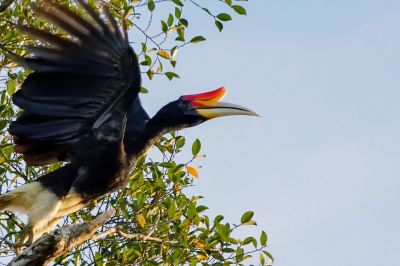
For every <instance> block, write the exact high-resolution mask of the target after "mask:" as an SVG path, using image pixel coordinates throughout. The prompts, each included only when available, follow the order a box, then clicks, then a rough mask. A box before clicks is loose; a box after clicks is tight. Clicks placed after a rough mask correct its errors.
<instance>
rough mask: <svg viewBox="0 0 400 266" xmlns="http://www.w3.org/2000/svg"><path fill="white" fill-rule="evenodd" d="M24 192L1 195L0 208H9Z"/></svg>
mask: <svg viewBox="0 0 400 266" xmlns="http://www.w3.org/2000/svg"><path fill="white" fill-rule="evenodd" d="M21 194H22V192H14V193H13V192H11V193H6V194H4V195H0V210H7V209H8V208H9V207H11V206H12V205H13V201H15V200H16V198H18V197H20V196H21Z"/></svg>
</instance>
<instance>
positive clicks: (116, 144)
mask: <svg viewBox="0 0 400 266" xmlns="http://www.w3.org/2000/svg"><path fill="white" fill-rule="evenodd" d="M78 2H79V4H80V6H81V7H82V8H83V9H84V10H85V11H86V14H85V15H86V17H87V18H86V19H84V18H81V17H80V16H78V15H77V14H75V13H74V12H72V11H70V10H68V9H67V8H66V7H63V6H61V5H59V4H57V3H54V2H51V1H46V2H45V3H44V4H43V5H42V6H39V7H34V11H35V12H36V14H38V15H39V16H41V17H43V18H44V19H46V20H47V21H49V22H51V23H52V24H54V25H56V26H58V27H60V28H61V29H62V30H64V31H65V32H66V33H68V38H63V37H59V36H57V35H54V34H51V33H48V32H45V31H42V30H38V29H35V28H31V27H27V26H19V29H20V30H21V31H22V32H24V33H26V34H28V35H30V36H31V37H32V38H34V39H37V40H40V41H41V42H42V43H44V44H46V45H43V46H39V47H28V48H27V50H28V51H30V52H31V54H32V56H30V57H26V58H22V57H18V56H15V55H13V54H11V53H10V54H9V56H10V57H11V58H12V59H13V60H14V61H16V62H18V63H20V64H21V65H22V66H24V67H27V68H30V69H31V70H33V73H31V74H29V76H28V77H27V78H26V80H25V81H24V83H23V84H22V87H21V89H20V90H19V91H17V92H16V93H15V94H14V96H13V101H14V103H15V104H16V105H17V106H18V107H20V108H21V109H23V112H22V114H21V115H20V116H19V117H18V118H17V119H16V121H14V122H12V123H11V125H10V128H9V132H10V134H11V135H13V137H14V144H15V145H14V149H15V151H16V152H18V153H21V154H23V156H24V160H25V161H26V163H27V164H28V165H31V166H36V165H46V164H50V163H53V162H57V161H65V162H68V164H66V165H64V166H63V167H61V168H59V169H57V170H55V171H53V172H51V173H48V174H46V175H44V176H42V177H40V178H39V179H38V180H37V181H36V182H32V183H28V184H25V185H22V186H20V187H17V188H16V189H15V190H14V191H11V192H8V193H6V194H3V195H1V196H0V209H8V210H13V211H22V212H24V213H27V214H28V224H27V226H26V228H25V230H24V231H25V232H24V235H23V237H21V240H20V243H19V244H23V243H24V242H25V241H27V244H31V243H32V242H33V241H34V240H35V239H37V238H38V237H39V236H40V235H41V234H43V233H45V232H48V231H49V230H51V228H52V227H54V226H55V225H56V224H57V223H58V221H59V219H60V218H61V217H63V216H64V215H66V214H69V213H72V212H74V211H76V210H78V209H80V208H82V207H83V206H85V205H86V204H87V203H88V202H90V201H91V200H93V199H96V198H98V197H100V196H102V195H105V194H107V193H110V192H113V191H115V190H117V189H119V188H121V187H122V186H124V185H125V184H126V183H127V181H128V178H129V172H130V171H131V170H132V168H133V167H134V165H135V163H136V161H137V159H138V158H139V157H140V156H142V155H144V154H145V153H146V152H147V151H148V150H149V148H150V147H151V146H152V145H153V144H154V143H155V142H156V141H157V139H158V138H159V137H160V136H162V135H163V134H165V133H167V132H169V131H171V130H179V129H182V128H186V127H191V126H195V125H198V124H200V123H203V122H204V121H207V120H209V119H212V118H216V117H221V116H226V115H256V114H255V113H254V112H252V111H250V110H248V109H246V108H244V107H241V106H238V105H233V104H229V103H222V102H220V100H221V99H222V97H223V96H224V95H225V93H226V90H225V88H220V89H217V90H214V91H211V92H207V93H200V94H194V95H185V96H181V97H180V98H179V99H178V100H176V101H173V102H170V103H168V104H167V105H165V106H164V107H163V108H161V109H160V110H159V111H158V112H157V114H156V115H155V116H153V117H152V118H150V117H149V116H148V115H147V113H146V111H145V110H144V109H143V107H142V105H141V103H140V99H139V98H138V97H137V96H138V92H139V88H140V85H141V77H140V69H139V65H138V62H137V58H136V55H135V53H134V51H133V50H132V48H131V47H130V46H129V44H128V39H127V33H126V30H125V27H124V23H122V24H123V30H122V31H120V29H119V27H118V24H117V22H116V21H115V19H114V18H113V17H112V16H111V14H110V12H109V11H108V9H107V8H104V14H105V17H106V18H107V20H106V21H103V20H102V19H101V18H100V17H99V15H97V13H96V11H95V10H93V9H92V8H90V7H89V6H88V5H87V4H86V3H85V2H83V1H82V0H78Z"/></svg>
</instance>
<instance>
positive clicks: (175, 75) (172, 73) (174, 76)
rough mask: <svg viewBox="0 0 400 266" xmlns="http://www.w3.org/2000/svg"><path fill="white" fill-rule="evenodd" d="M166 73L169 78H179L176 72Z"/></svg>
mask: <svg viewBox="0 0 400 266" xmlns="http://www.w3.org/2000/svg"><path fill="white" fill-rule="evenodd" d="M164 75H165V76H167V78H168V79H169V80H172V79H173V78H179V75H178V74H176V73H174V72H165V73H164Z"/></svg>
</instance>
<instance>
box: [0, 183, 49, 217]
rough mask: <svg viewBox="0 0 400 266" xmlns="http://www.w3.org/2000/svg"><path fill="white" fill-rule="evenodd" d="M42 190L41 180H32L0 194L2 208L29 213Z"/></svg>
mask: <svg viewBox="0 0 400 266" xmlns="http://www.w3.org/2000/svg"><path fill="white" fill-rule="evenodd" d="M42 190H43V188H42V187H41V185H40V184H39V182H32V183H28V184H25V185H22V186H20V187H17V188H16V189H15V190H13V191H10V192H8V193H5V194H3V195H0V210H9V211H17V212H23V213H28V212H29V211H30V209H31V207H32V205H33V204H34V203H35V202H36V198H37V196H38V195H39V194H40V192H41V191H42Z"/></svg>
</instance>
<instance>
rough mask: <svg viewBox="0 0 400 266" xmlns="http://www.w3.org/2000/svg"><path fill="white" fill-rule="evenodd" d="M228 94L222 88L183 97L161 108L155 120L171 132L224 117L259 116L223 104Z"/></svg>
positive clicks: (237, 107) (236, 106) (238, 107)
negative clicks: (222, 100) (223, 99)
mask: <svg viewBox="0 0 400 266" xmlns="http://www.w3.org/2000/svg"><path fill="white" fill-rule="evenodd" d="M226 92H227V90H226V89H225V88H224V87H221V88H219V89H216V90H213V91H210V92H204V93H199V94H191V95H184V96H181V97H179V99H178V100H176V101H173V102H170V103H168V104H167V105H165V106H164V107H163V108H161V109H160V111H158V113H157V114H156V115H155V117H154V118H156V120H157V122H158V123H162V124H163V126H164V127H168V128H169V130H179V129H183V128H187V127H193V126H196V125H198V124H201V123H203V122H205V121H207V120H210V119H213V118H217V117H222V116H229V115H252V116H258V115H257V114H256V113H255V112H253V111H251V110H250V109H247V108H245V107H243V106H240V105H236V104H232V103H225V102H221V99H222V98H223V97H224V96H225V94H226Z"/></svg>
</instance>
